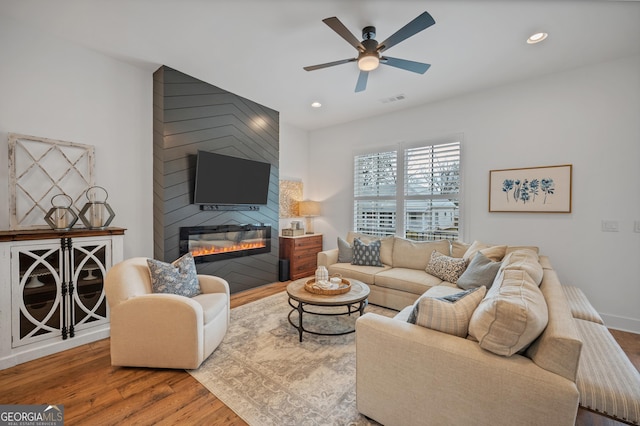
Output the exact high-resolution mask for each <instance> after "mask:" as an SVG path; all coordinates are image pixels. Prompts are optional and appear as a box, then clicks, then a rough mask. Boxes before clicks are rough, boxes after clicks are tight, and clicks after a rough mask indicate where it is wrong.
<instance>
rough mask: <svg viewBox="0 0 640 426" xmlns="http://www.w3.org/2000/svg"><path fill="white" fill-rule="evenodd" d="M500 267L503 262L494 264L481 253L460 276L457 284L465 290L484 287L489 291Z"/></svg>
mask: <svg viewBox="0 0 640 426" xmlns="http://www.w3.org/2000/svg"><path fill="white" fill-rule="evenodd" d="M500 265H502V262H494V261H492V260H491V259H489V258H488V257H487V256H485V255H484V254H482V252H479V253H477V254H476V255H475V256H474V257H473V259H472V260H471V262H470V263H469V266H467V269H466V270H465V271H464V272H463V273H462V275H460V278H458V282H456V284H457V285H458V287H460V288H463V289H465V290H468V289H470V288H475V287H482V286H485V287H486V288H488V289H489V288H491V284H493V280H494V279H495V278H496V275H497V274H498V270H499V269H500Z"/></svg>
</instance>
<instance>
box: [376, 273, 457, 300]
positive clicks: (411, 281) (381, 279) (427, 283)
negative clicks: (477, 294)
mask: <svg viewBox="0 0 640 426" xmlns="http://www.w3.org/2000/svg"><path fill="white" fill-rule="evenodd" d="M378 271H380V269H378ZM374 280H375V285H376V286H378V287H386V288H390V289H393V290H399V291H406V292H408V293H412V294H417V295H421V294H422V293H424V292H425V291H427V290H429V288H431V287H433V286H438V285H440V284H441V283H442V280H441V279H440V278H438V277H434V276H433V275H430V274H427V272H426V271H424V270H418V269H408V268H393V269H391V268H389V269H386V270H384V271H382V272H378V273H377V274H375V277H374ZM458 291H459V289H458Z"/></svg>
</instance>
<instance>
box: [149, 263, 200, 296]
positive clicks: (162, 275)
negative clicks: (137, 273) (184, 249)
mask: <svg viewBox="0 0 640 426" xmlns="http://www.w3.org/2000/svg"><path fill="white" fill-rule="evenodd" d="M147 265H149V271H150V273H151V286H152V288H153V292H154V293H169V294H177V295H179V296H186V297H193V296H197V295H198V294H200V282H199V281H198V273H197V272H196V264H195V262H194V260H193V256H192V255H191V253H187V254H185V255H184V256H182V257H181V258H179V259H178V260H175V261H174V262H173V263H166V262H161V261H159V260H155V259H147Z"/></svg>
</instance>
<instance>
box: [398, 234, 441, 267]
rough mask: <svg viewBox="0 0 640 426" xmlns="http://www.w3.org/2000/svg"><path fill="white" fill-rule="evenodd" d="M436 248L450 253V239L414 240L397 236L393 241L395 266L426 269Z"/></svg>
mask: <svg viewBox="0 0 640 426" xmlns="http://www.w3.org/2000/svg"><path fill="white" fill-rule="evenodd" d="M434 250H436V251H438V252H439V253H442V254H444V255H447V256H448V255H449V251H450V249H449V241H448V240H441V241H412V240H407V239H406V238H399V237H396V238H395V242H394V243H393V263H392V265H393V267H394V268H409V269H421V270H425V269H426V267H427V265H428V264H429V259H431V253H432V252H433V251H434Z"/></svg>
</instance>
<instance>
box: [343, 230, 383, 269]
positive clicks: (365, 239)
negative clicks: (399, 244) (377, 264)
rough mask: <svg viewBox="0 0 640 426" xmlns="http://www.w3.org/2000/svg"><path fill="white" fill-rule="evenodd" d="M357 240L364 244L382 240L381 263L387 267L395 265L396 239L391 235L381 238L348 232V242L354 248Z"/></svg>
mask: <svg viewBox="0 0 640 426" xmlns="http://www.w3.org/2000/svg"><path fill="white" fill-rule="evenodd" d="M356 238H360V241H362V242H363V243H370V242H371V241H376V240H380V261H381V262H382V263H384V264H385V265H391V264H392V263H393V260H392V255H393V244H394V240H395V237H394V236H393V235H390V236H388V237H379V236H376V235H368V234H361V233H358V232H353V231H349V232H347V238H346V240H347V242H348V243H349V244H350V245H351V246H353V241H354V240H355V239H356Z"/></svg>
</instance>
